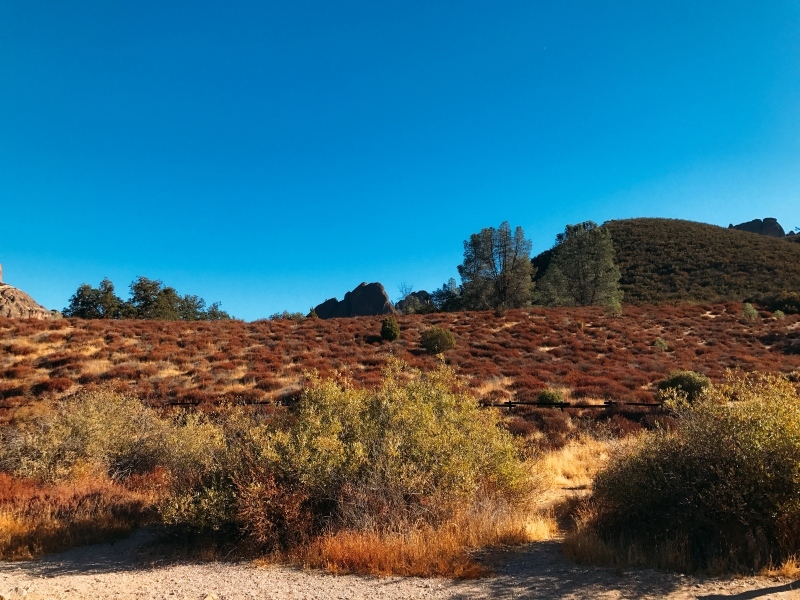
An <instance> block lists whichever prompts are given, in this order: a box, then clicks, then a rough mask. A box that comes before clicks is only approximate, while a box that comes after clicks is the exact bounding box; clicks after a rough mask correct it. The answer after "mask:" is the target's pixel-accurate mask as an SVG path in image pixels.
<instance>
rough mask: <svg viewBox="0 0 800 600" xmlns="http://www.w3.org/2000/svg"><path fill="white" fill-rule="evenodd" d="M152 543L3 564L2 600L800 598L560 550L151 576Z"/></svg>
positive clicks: (787, 590)
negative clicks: (386, 572) (419, 567)
mask: <svg viewBox="0 0 800 600" xmlns="http://www.w3.org/2000/svg"><path fill="white" fill-rule="evenodd" d="M155 535H156V533H155V532H154V531H153V530H147V529H145V530H140V531H138V532H136V533H135V534H134V535H133V536H131V537H130V538H128V539H127V540H123V541H120V542H117V543H115V544H102V545H96V546H87V547H83V548H76V549H73V550H69V551H67V552H64V553H61V554H57V555H52V556H48V557H45V558H41V559H38V560H32V561H26V562H14V563H0V598H3V599H4V600H7V599H14V600H17V599H19V598H27V599H28V600H41V599H45V598H46V599H50V598H70V599H77V598H119V599H122V598H125V599H134V598H135V599H139V598H142V599H143V598H148V599H155V598H159V599H169V600H174V599H181V600H183V599H192V600H195V599H196V600H223V599H226V600H227V599H238V598H259V599H262V598H263V599H267V598H275V599H277V598H281V599H284V598H286V599H298V600H299V599H311V598H319V599H328V598H332V599H340V598H356V599H365V600H366V599H373V598H376V599H398V600H399V599H405V598H430V599H440V598H448V599H467V598H485V599H489V598H492V599H494V598H501V599H502V598H508V599H512V598H513V599H515V600H521V599H539V598H542V599H544V598H564V599H566V598H603V599H606V598H607V599H612V598H614V599H616V598H704V599H712V598H737V599H745V598H780V599H786V598H800V580H798V581H789V580H780V579H767V578H759V577H750V578H738V579H712V578H695V577H686V576H681V575H676V574H671V573H662V572H658V571H652V570H638V569H637V570H630V571H626V572H624V573H621V574H620V573H617V572H615V571H614V570H613V569H602V568H595V567H585V566H581V565H575V564H573V563H571V562H569V561H568V560H566V559H565V558H564V557H563V556H561V554H560V552H559V548H558V542H554V541H553V542H541V543H535V544H530V545H528V546H525V547H522V548H516V549H513V550H509V551H503V552H495V553H493V554H492V555H491V557H489V558H490V560H491V562H492V564H494V565H495V568H496V571H497V575H496V576H494V577H489V578H486V579H481V580H477V581H451V580H448V579H421V578H399V577H387V578H376V577H360V576H334V575H327V574H325V573H320V572H317V571H304V570H302V569H298V568H294V567H286V566H268V567H257V566H254V565H253V564H252V563H242V562H240V563H230V562H214V563H200V564H187V563H183V564H172V565H163V564H161V565H158V566H153V563H152V561H148V556H147V553H148V551H147V547H148V544H149V543H150V542H151V541H152V539H153V537H154V536H155Z"/></svg>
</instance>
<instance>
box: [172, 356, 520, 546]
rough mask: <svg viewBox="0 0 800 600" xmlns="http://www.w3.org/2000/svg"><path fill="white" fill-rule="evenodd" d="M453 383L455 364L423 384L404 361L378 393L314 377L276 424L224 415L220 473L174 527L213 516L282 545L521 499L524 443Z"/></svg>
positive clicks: (189, 486)
mask: <svg viewBox="0 0 800 600" xmlns="http://www.w3.org/2000/svg"><path fill="white" fill-rule="evenodd" d="M454 386H455V379H454V375H453V373H452V371H450V370H449V369H447V368H442V369H440V370H438V371H436V372H434V373H431V374H429V375H426V376H423V375H421V374H420V373H418V372H413V371H408V369H406V368H405V367H404V366H403V365H401V364H400V363H393V364H391V365H390V366H389V368H388V369H387V372H386V374H385V378H384V381H383V383H382V385H381V386H380V387H379V388H377V389H374V390H363V389H356V388H354V387H352V386H351V385H349V384H348V383H345V382H341V381H336V380H331V379H319V378H316V377H311V379H310V380H309V382H308V385H307V386H306V388H305V391H304V392H303V395H302V398H301V400H300V401H299V402H298V404H297V405H296V406H294V407H293V408H292V409H291V411H290V412H289V413H288V414H285V415H283V416H280V417H278V418H277V419H275V420H274V421H273V422H271V423H270V424H269V425H268V426H267V425H262V424H259V423H257V422H255V421H253V420H252V419H249V418H243V416H242V415H241V414H238V415H234V416H233V417H232V416H229V417H227V419H226V424H225V426H224V427H223V429H224V430H225V431H226V443H225V448H226V449H225V450H223V451H222V452H221V456H220V458H219V460H216V461H214V462H215V464H216V465H219V467H218V468H216V469H215V470H213V471H212V472H210V473H209V474H208V475H207V476H206V477H205V478H200V479H196V478H195V479H193V480H187V481H185V482H183V483H184V486H183V487H182V489H180V490H179V493H177V494H176V498H177V500H175V501H174V503H173V504H174V506H173V509H172V510H171V511H170V513H169V515H170V520H171V522H174V523H184V524H188V525H192V526H195V527H197V526H208V525H209V523H208V522H207V521H208V519H207V518H206V515H207V514H208V513H204V512H203V511H204V509H209V508H210V511H211V513H212V514H213V515H215V516H216V517H217V518H219V519H220V522H218V523H216V524H214V525H215V527H216V528H223V527H225V526H226V525H230V524H233V525H235V527H236V528H237V529H238V530H239V531H240V532H244V533H246V534H247V535H248V536H249V537H250V538H251V539H253V540H255V541H256V542H258V543H259V544H261V545H263V546H269V547H275V546H284V547H285V546H291V545H292V544H294V543H297V542H299V541H302V540H305V539H308V537H309V536H311V535H314V534H315V533H319V532H320V531H323V530H324V529H328V530H330V529H334V530H335V529H339V528H352V529H357V530H370V531H374V530H384V531H386V530H397V528H398V527H400V526H402V525H409V524H414V523H421V522H428V523H432V524H435V523H440V522H441V521H442V520H443V519H446V518H448V517H449V516H452V515H453V514H454V513H455V511H457V510H459V509H460V508H463V507H465V506H468V505H469V504H470V503H471V502H474V501H476V499H477V498H478V497H479V496H480V495H481V494H487V493H492V494H497V495H499V496H500V497H502V498H504V499H505V501H508V502H515V501H522V500H523V499H525V498H526V497H527V494H528V492H529V488H528V485H529V483H528V482H529V478H528V474H527V472H526V470H525V469H524V467H523V463H522V462H521V460H520V458H519V456H520V454H519V449H518V447H517V446H516V445H515V442H514V441H513V440H512V438H511V436H510V435H509V434H508V433H507V432H505V431H504V430H503V429H502V428H501V427H499V417H498V415H497V413H496V412H495V411H492V410H486V409H481V408H479V406H478V404H477V402H476V401H475V400H474V399H473V398H472V397H471V396H469V395H466V394H465V393H461V392H455V391H453V390H454ZM442 440H447V443H442ZM226 457H227V458H226ZM231 457H233V460H231Z"/></svg>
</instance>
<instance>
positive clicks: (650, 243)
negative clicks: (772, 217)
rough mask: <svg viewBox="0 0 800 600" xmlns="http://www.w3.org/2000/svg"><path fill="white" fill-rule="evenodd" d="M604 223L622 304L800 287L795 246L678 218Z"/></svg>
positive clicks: (736, 296)
mask: <svg viewBox="0 0 800 600" xmlns="http://www.w3.org/2000/svg"><path fill="white" fill-rule="evenodd" d="M603 227H606V228H608V229H609V230H610V231H611V237H612V239H613V241H614V250H615V252H616V255H617V262H618V264H619V267H620V271H621V274H622V278H621V279H620V284H621V287H622V290H623V292H624V293H625V300H624V301H625V302H635V303H651V302H674V301H693V302H724V301H742V300H745V299H749V298H755V297H759V296H765V295H771V294H777V293H779V292H781V291H783V290H800V244H790V243H786V241H785V240H784V239H778V238H772V237H767V236H763V235H756V234H753V233H749V232H746V231H739V230H737V229H725V228H722V227H717V226H715V225H707V224H704V223H695V222H693V221H682V220H677V219H649V218H648V219H626V220H620V221H609V222H607V223H605V224H604V225H603ZM534 260H536V259H534Z"/></svg>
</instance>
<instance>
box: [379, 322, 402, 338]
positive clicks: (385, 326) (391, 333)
mask: <svg viewBox="0 0 800 600" xmlns="http://www.w3.org/2000/svg"><path fill="white" fill-rule="evenodd" d="M399 337H400V324H399V323H398V322H397V319H395V318H394V317H392V316H388V317H386V318H385V319H384V320H383V322H382V323H381V338H382V339H384V340H386V341H387V342H393V341H395V340H396V339H397V338H399Z"/></svg>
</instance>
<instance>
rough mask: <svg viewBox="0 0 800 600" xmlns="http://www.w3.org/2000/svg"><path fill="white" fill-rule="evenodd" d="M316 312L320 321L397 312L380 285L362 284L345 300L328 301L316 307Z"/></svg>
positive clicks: (348, 293)
mask: <svg viewBox="0 0 800 600" xmlns="http://www.w3.org/2000/svg"><path fill="white" fill-rule="evenodd" d="M314 312H315V313H316V314H317V316H318V317H319V318H320V319H335V318H339V317H366V316H372V315H386V314H392V313H394V312H396V311H395V309H394V306H392V302H391V301H390V300H389V296H387V295H386V290H385V289H383V286H382V285H381V284H380V283H362V284H361V285H359V286H358V287H357V288H356V289H354V290H353V291H352V292H347V293H346V294H345V295H344V299H343V300H341V301H339V300H337V299H336V298H331V299H330V300H326V301H325V302H323V303H322V304H319V305H317V306H315V307H314Z"/></svg>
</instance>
